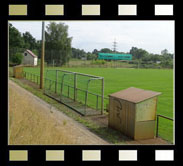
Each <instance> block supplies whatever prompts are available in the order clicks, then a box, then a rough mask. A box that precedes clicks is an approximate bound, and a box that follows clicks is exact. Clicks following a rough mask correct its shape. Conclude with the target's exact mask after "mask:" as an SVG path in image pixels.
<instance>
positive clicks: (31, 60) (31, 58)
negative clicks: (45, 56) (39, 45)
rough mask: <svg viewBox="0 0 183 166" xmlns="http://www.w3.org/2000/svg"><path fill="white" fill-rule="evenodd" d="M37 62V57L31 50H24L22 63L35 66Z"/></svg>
mask: <svg viewBox="0 0 183 166" xmlns="http://www.w3.org/2000/svg"><path fill="white" fill-rule="evenodd" d="M37 63H38V57H37V56H36V55H35V54H34V53H33V52H32V51H30V50H26V51H25V52H24V57H23V64H24V65H31V66H37Z"/></svg>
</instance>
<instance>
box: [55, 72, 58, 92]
mask: <svg viewBox="0 0 183 166" xmlns="http://www.w3.org/2000/svg"><path fill="white" fill-rule="evenodd" d="M57 82H58V70H56V82H55V93H57Z"/></svg>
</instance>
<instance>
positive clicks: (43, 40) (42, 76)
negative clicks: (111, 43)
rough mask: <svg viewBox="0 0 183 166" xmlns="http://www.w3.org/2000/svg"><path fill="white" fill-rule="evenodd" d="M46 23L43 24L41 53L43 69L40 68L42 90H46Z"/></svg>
mask: <svg viewBox="0 0 183 166" xmlns="http://www.w3.org/2000/svg"><path fill="white" fill-rule="evenodd" d="M44 27H45V23H44V21H43V22H42V53H41V67H40V89H43V88H44V55H45V30H44Z"/></svg>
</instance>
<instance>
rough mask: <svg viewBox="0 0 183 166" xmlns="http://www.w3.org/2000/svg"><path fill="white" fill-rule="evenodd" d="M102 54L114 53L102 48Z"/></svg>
mask: <svg viewBox="0 0 183 166" xmlns="http://www.w3.org/2000/svg"><path fill="white" fill-rule="evenodd" d="M100 52H102V53H112V52H113V51H112V50H110V49H109V48H102V49H101V50H100Z"/></svg>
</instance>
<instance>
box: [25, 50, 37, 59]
mask: <svg viewBox="0 0 183 166" xmlns="http://www.w3.org/2000/svg"><path fill="white" fill-rule="evenodd" d="M26 52H28V53H29V54H30V55H31V56H33V57H34V58H37V56H36V55H35V54H34V53H33V52H32V51H31V50H26Z"/></svg>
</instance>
